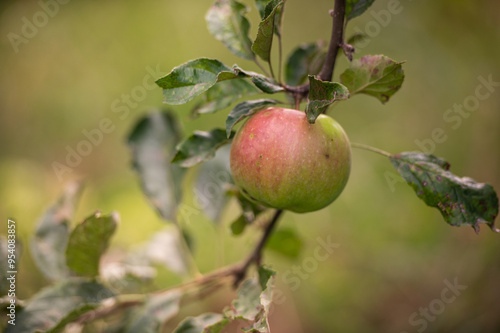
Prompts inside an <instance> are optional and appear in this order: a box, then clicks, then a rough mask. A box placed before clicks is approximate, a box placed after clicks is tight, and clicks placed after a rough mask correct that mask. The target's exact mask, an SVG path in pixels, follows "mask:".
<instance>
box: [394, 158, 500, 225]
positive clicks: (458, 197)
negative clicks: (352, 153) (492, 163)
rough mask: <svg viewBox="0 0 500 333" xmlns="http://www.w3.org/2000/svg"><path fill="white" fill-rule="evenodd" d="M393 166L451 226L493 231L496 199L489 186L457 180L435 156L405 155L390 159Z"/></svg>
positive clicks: (445, 164) (443, 162) (442, 161)
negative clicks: (486, 226) (484, 227)
mask: <svg viewBox="0 0 500 333" xmlns="http://www.w3.org/2000/svg"><path fill="white" fill-rule="evenodd" d="M390 160H391V163H392V165H393V166H394V167H395V168H396V170H397V171H398V172H399V174H400V175H401V176H402V177H403V178H404V179H405V180H406V182H407V183H408V184H409V185H410V186H411V187H412V188H413V190H414V191H415V192H416V194H417V196H418V197H419V198H420V199H422V200H423V201H424V202H425V203H426V204H427V205H428V206H431V207H436V208H437V209H439V211H440V212H441V215H443V218H444V219H445V221H446V222H447V223H448V224H450V225H452V226H463V225H469V226H472V227H473V228H474V230H475V231H476V232H479V224H481V223H484V224H487V225H488V226H489V227H490V228H491V229H492V230H493V231H497V232H498V231H499V230H497V229H496V228H495V227H494V223H495V218H496V216H497V215H498V196H497V194H496V192H495V190H494V188H493V187H492V186H491V185H489V184H482V183H477V182H476V181H475V180H473V179H471V178H468V177H464V178H459V177H457V176H455V175H454V174H452V173H451V172H450V171H449V166H450V165H449V164H448V162H446V161H444V160H443V159H440V158H437V157H435V156H434V155H430V154H423V153H418V152H405V153H401V154H396V155H392V156H390Z"/></svg>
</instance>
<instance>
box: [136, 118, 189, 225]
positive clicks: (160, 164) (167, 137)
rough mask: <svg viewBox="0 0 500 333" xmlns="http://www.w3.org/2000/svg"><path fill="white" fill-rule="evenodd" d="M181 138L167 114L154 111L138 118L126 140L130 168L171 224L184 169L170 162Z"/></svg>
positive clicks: (153, 203)
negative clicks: (130, 159) (130, 163)
mask: <svg viewBox="0 0 500 333" xmlns="http://www.w3.org/2000/svg"><path fill="white" fill-rule="evenodd" d="M181 137H182V134H181V131H180V124H179V121H178V120H177V118H176V117H175V116H174V115H173V113H170V112H161V111H156V112H153V113H151V114H149V115H146V116H144V117H143V118H141V119H140V120H139V121H138V122H137V124H136V125H135V127H134V129H133V130H132V132H131V133H130V135H129V137H128V146H129V148H130V150H131V152H132V161H133V165H134V168H135V169H136V171H137V173H138V174H139V178H140V180H141V185H142V188H143V191H144V193H145V194H146V196H147V197H148V198H149V201H150V202H151V203H152V205H153V206H154V207H155V208H156V209H157V210H158V212H159V214H160V216H161V217H162V218H163V219H166V220H170V221H175V220H176V217H177V207H178V205H179V203H180V201H181V198H182V193H181V183H182V179H183V176H184V173H185V169H184V168H182V167H181V166H179V165H175V164H171V163H170V161H171V160H172V157H173V155H174V153H175V147H176V145H177V144H178V143H179V141H180V139H181Z"/></svg>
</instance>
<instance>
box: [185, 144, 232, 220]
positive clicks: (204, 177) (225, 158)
mask: <svg viewBox="0 0 500 333" xmlns="http://www.w3.org/2000/svg"><path fill="white" fill-rule="evenodd" d="M230 148H231V146H230V145H226V146H223V147H221V148H219V149H218V150H217V152H216V153H215V157H214V158H213V159H212V160H210V161H207V162H205V163H203V164H202V166H201V168H200V170H199V172H198V175H197V178H196V182H195V186H194V191H195V195H196V197H197V199H198V200H197V201H198V202H199V204H200V205H201V208H202V209H203V211H204V212H205V214H206V215H207V216H208V217H209V218H210V219H211V220H212V221H214V222H218V221H219V219H220V217H221V214H222V211H223V209H224V207H225V206H226V204H227V202H228V201H229V196H228V195H227V193H226V188H227V186H228V184H232V183H233V179H232V177H231V170H230V168H229V151H230Z"/></svg>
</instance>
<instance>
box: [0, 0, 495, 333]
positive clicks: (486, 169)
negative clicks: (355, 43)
mask: <svg viewBox="0 0 500 333" xmlns="http://www.w3.org/2000/svg"><path fill="white" fill-rule="evenodd" d="M243 2H244V3H245V4H247V5H249V6H251V7H252V10H251V12H250V13H249V17H250V18H251V19H252V30H251V33H252V36H254V35H255V27H256V26H257V23H256V22H257V21H256V19H257V16H258V14H257V11H256V10H255V7H253V3H252V1H243ZM211 3H212V0H197V1H171V0H164V1H158V0H147V1H108V0H105V1H99V2H98V1H71V2H68V3H67V4H60V5H59V8H58V12H57V13H55V15H53V17H50V18H49V19H48V20H47V22H45V23H44V22H41V21H40V22H41V23H44V24H40V27H39V28H37V31H36V32H33V31H31V32H30V33H31V34H32V35H33V36H32V37H30V38H27V39H26V40H24V41H23V42H22V43H20V44H17V46H13V44H12V42H11V41H9V38H8V36H9V34H10V33H15V34H19V35H20V34H21V30H22V28H23V25H24V24H25V20H26V19H27V20H29V21H31V22H33V17H34V16H36V15H37V13H38V12H40V11H41V10H43V8H42V7H41V5H40V3H39V2H38V1H3V2H2V3H1V4H0V15H1V17H0V35H1V36H2V39H1V44H0V64H1V65H0V66H1V68H2V70H1V75H0V142H1V143H0V184H1V186H0V211H1V212H2V214H1V215H2V218H3V219H4V221H6V219H7V217H11V218H14V219H15V220H16V221H17V223H18V239H19V240H21V241H22V242H23V244H24V251H23V252H24V253H23V256H22V262H21V267H20V273H19V276H18V279H19V280H18V296H19V297H20V298H22V299H27V298H29V297H31V296H32V295H33V294H35V293H36V292H37V291H38V290H40V288H42V287H43V286H45V285H48V281H47V280H45V279H44V278H43V277H42V275H41V274H40V273H39V272H38V270H37V268H36V267H35V266H34V264H33V261H32V258H31V257H30V253H29V251H28V249H27V247H28V246H29V239H30V237H31V235H32V233H33V230H34V226H35V223H36V221H37V219H38V217H39V216H40V215H41V214H42V212H43V211H44V210H45V209H46V208H47V207H48V206H49V205H50V204H51V203H52V202H53V201H54V200H56V199H57V198H58V196H59V194H60V193H61V191H62V189H63V187H64V185H65V184H66V183H68V182H69V181H71V180H73V179H80V180H84V181H85V190H84V192H83V196H82V200H81V203H80V204H79V206H78V210H77V213H76V218H75V221H74V223H76V221H81V220H82V219H83V218H85V217H86V216H88V215H89V214H91V213H92V212H93V211H95V210H96V209H101V210H102V211H103V212H106V213H107V212H110V211H112V210H116V211H118V212H119V213H120V215H121V219H122V223H121V225H120V227H119V231H118V232H117V234H116V236H115V237H114V240H113V245H112V246H113V248H114V249H128V248H132V247H134V246H136V245H137V244H140V243H142V242H144V241H145V240H147V239H148V238H149V237H151V235H152V234H153V233H154V232H155V231H157V230H161V229H162V228H163V227H164V223H163V222H162V221H161V220H160V219H159V218H158V217H157V216H156V214H155V212H154V211H153V210H152V209H151V208H150V206H149V204H148V203H147V201H146V200H145V198H144V196H143V194H142V193H141V190H140V187H139V183H138V180H137V178H136V175H135V174H134V172H133V171H132V169H131V168H130V155H129V151H128V148H127V147H126V145H125V138H126V135H127V133H128V132H129V131H130V130H131V128H132V126H133V125H134V123H135V121H136V120H137V119H138V118H139V117H140V116H141V115H143V114H144V113H145V112H146V111H147V110H150V109H154V108H159V107H162V103H161V100H162V94H161V89H159V88H157V89H156V88H155V89H148V90H147V94H146V95H145V96H140V98H138V99H135V100H132V101H131V104H129V107H128V109H129V110H130V112H129V114H127V115H125V116H123V117H120V116H121V115H122V114H121V113H115V112H113V103H124V102H122V101H121V99H122V96H123V95H127V94H128V95H130V94H131V93H132V92H133V91H134V88H136V87H138V86H142V85H143V84H144V83H143V80H147V82H148V84H149V85H151V83H152V82H153V80H154V79H156V78H158V77H160V76H161V75H164V74H166V73H168V72H169V71H170V70H171V69H172V68H173V67H175V66H177V65H179V64H181V63H184V62H186V61H188V60H191V59H195V58H199V57H209V58H218V59H220V60H221V61H223V62H224V63H225V64H227V65H232V64H234V63H238V65H240V66H241V67H243V68H245V69H249V70H258V69H257V68H256V66H254V65H253V64H252V63H250V62H248V61H246V60H241V59H238V58H236V57H235V56H233V55H232V54H231V53H230V52H229V51H227V50H226V49H225V47H224V46H223V45H222V44H221V43H220V42H218V41H217V40H215V39H214V38H212V37H211V36H210V35H209V33H208V31H207V29H206V27H205V20H204V16H205V13H206V11H207V10H208V8H209V6H210V5H211ZM388 3H394V2H393V1H383V0H379V1H376V2H375V4H374V6H373V7H372V8H370V9H369V10H368V11H367V12H366V13H365V14H364V15H362V16H361V17H359V18H356V19H354V20H353V21H351V23H350V24H349V27H348V29H347V34H346V35H347V36H349V35H350V34H352V33H353V32H354V31H362V32H366V33H367V34H368V35H369V36H370V38H369V39H368V40H367V41H366V42H365V44H366V45H364V47H360V48H358V52H357V54H356V56H355V57H357V58H359V57H360V56H362V55H365V54H385V55H387V56H389V57H391V58H392V59H395V60H398V61H401V60H406V63H405V65H404V70H405V73H406V78H405V82H404V84H403V87H402V89H401V90H400V91H399V92H398V93H397V94H396V95H395V96H394V97H393V98H392V99H391V100H390V101H389V103H387V104H386V105H382V104H381V103H380V102H378V101H377V100H375V99H373V98H371V97H369V96H364V95H358V96H354V97H353V98H352V100H350V101H348V102H345V103H340V104H339V105H337V106H336V107H335V108H334V109H333V110H331V112H330V114H331V115H332V116H333V117H334V118H335V119H336V120H337V121H339V122H340V123H341V124H342V125H343V127H344V129H345V130H346V132H347V133H348V135H349V137H350V139H351V141H354V142H360V143H366V144H370V145H373V146H376V147H379V148H381V149H384V150H387V151H389V152H392V153H396V152H401V151H412V150H419V149H421V148H419V146H418V145H417V144H416V140H424V139H429V138H431V133H432V131H433V130H434V129H436V128H442V129H443V130H444V132H445V134H446V137H447V139H446V140H444V142H442V143H438V144H436V146H435V149H433V151H432V152H433V153H434V154H436V155H437V156H440V157H443V158H445V159H446V160H448V161H449V162H450V163H451V170H452V171H453V172H454V173H455V174H457V175H459V176H469V177H472V178H474V179H476V180H477V181H480V182H488V183H490V184H492V185H493V186H494V187H495V188H496V190H497V191H500V172H499V171H500V86H499V85H498V84H497V85H496V86H494V87H492V88H491V89H492V91H491V93H490V95H489V97H488V98H485V99H484V100H481V101H480V102H479V106H478V107H477V110H475V111H474V112H470V114H468V115H467V117H466V118H461V119H462V121H461V123H460V125H459V126H456V128H453V127H452V125H453V123H449V122H446V121H445V120H444V118H443V116H444V114H445V112H446V110H447V109H450V108H453V105H454V104H455V103H457V104H462V103H464V101H470V100H471V98H468V97H469V96H474V95H475V91H476V88H477V87H478V86H479V85H480V81H479V77H483V78H485V79H488V77H491V78H492V80H493V81H495V82H500V62H499V59H500V2H498V1H496V0H482V1H466V0H460V1H451V0H446V1H430V0H420V1H410V0H401V1H400V2H399V3H400V5H399V7H398V8H399V13H398V14H391V15H390V16H387V15H385V16H384V15H382V14H381V13H384V12H386V13H387V10H388V6H389V5H388ZM332 7H333V0H330V1H323V0H317V1H314V3H311V2H305V1H298V0H288V2H287V7H286V11H285V18H284V28H283V29H284V39H283V43H284V44H283V48H284V53H285V54H288V52H290V51H291V50H292V49H293V48H294V47H295V46H297V45H298V44H300V43H304V42H313V41H315V40H318V39H324V40H328V38H329V33H330V19H329V16H328V9H330V8H332ZM377 17H378V20H377ZM23 18H25V19H23ZM23 20H24V21H23ZM11 36H12V35H11ZM16 51H17V52H16ZM347 66H348V62H347V61H346V60H345V58H344V57H342V59H341V60H340V61H339V64H338V67H337V69H336V71H335V74H336V75H335V78H334V80H338V75H339V73H341V72H342V70H343V69H344V68H346V67H347ZM151 73H153V74H155V75H156V74H157V76H156V77H153V75H152V74H151ZM483 91H486V90H483ZM467 98H468V99H467ZM117 100H118V102H115V101H117ZM120 105H124V104H120ZM193 105H194V103H191V104H188V105H184V106H179V107H175V110H176V111H177V112H178V114H179V115H180V118H181V119H182V121H183V125H184V131H185V133H186V134H189V133H191V132H192V131H193V130H195V129H202V130H210V129H212V128H213V127H216V126H217V127H222V126H223V124H224V121H225V117H226V116H227V113H228V111H229V109H228V110H223V111H221V112H219V113H217V114H213V115H207V116H203V117H200V118H198V119H194V120H192V119H191V118H190V117H189V112H190V109H191V107H192V106H193ZM115 106H116V105H115ZM103 118H109V119H111V120H112V123H113V125H114V126H115V127H114V130H113V131H112V132H111V133H108V134H105V136H104V139H103V141H102V143H101V144H99V145H97V146H95V147H93V150H92V152H91V153H90V154H89V155H88V156H86V157H84V158H83V160H82V162H81V163H80V164H79V165H78V166H77V167H75V168H74V169H73V171H72V172H71V173H65V174H64V175H63V176H62V179H61V180H60V179H58V177H57V176H56V174H55V172H54V171H53V168H52V163H53V162H55V161H57V162H60V163H64V159H65V157H66V154H67V151H66V147H67V146H69V147H72V148H75V147H76V145H77V144H78V143H79V142H80V141H81V140H82V139H85V136H84V135H83V134H82V131H84V130H87V131H90V130H92V129H94V128H97V127H98V126H99V122H100V121H101V120H102V119H103ZM394 175H395V173H394V171H393V169H392V167H391V165H390V163H389V162H388V161H387V160H386V159H384V158H382V157H380V156H378V155H375V154H373V153H370V152H365V151H360V150H354V151H353V168H352V173H351V178H350V180H349V183H348V185H347V187H346V189H345V191H344V193H343V195H342V196H341V197H340V198H339V199H338V200H337V201H336V202H335V203H334V204H332V205H331V206H330V207H328V208H327V209H323V210H321V211H318V212H315V213H310V214H306V215H298V214H293V213H286V214H285V216H284V218H283V219H282V221H281V223H280V228H285V229H286V228H288V229H292V230H296V231H297V232H298V233H299V234H300V236H301V238H302V239H303V243H304V246H303V249H302V252H301V255H300V256H299V257H298V258H297V259H288V258H285V257H282V256H280V255H279V254H274V253H272V252H270V251H269V252H268V253H266V257H265V260H266V262H267V263H268V264H269V265H271V266H272V267H274V268H275V269H276V270H277V271H278V276H277V282H278V287H277V288H278V289H279V290H280V291H281V292H282V293H283V294H284V295H285V296H284V297H285V298H284V300H285V302H281V303H282V304H276V305H275V307H274V311H273V314H272V316H271V326H272V331H273V333H279V332H287V333H295V332H297V333H299V332H386V333H387V332H396V333H400V332H408V333H409V332H417V331H418V330H419V329H421V330H420V332H422V331H425V332H500V286H499V281H500V257H499V255H500V236H499V235H498V234H494V233H492V232H491V231H490V230H489V229H488V228H487V227H484V226H483V227H482V230H481V233H480V234H479V235H476V234H475V233H474V231H473V230H472V228H454V227H450V226H448V225H447V224H446V223H444V222H443V219H442V218H441V216H440V214H439V212H438V211H437V210H436V209H433V208H429V207H427V206H425V204H424V203H423V202H421V201H420V200H419V199H418V198H417V197H416V196H415V195H414V193H413V191H412V190H411V189H410V188H409V187H408V186H407V185H405V184H404V183H403V182H400V181H394V182H392V183H391V182H388V180H387V179H390V180H393V179H395V178H394V177H392V176H394ZM391 184H392V185H391ZM186 191H188V193H189V191H191V189H190V188H187V189H186ZM188 198H189V194H188ZM238 214H239V211H238V208H237V206H236V205H235V204H234V203H232V204H231V205H230V206H229V207H228V209H227V210H226V211H225V212H224V217H223V223H222V225H221V226H219V227H216V226H214V225H213V224H212V223H211V222H210V221H209V219H208V218H206V217H205V216H203V215H202V214H199V215H196V216H194V217H193V220H192V221H191V223H190V224H189V229H190V231H191V232H192V234H193V235H194V238H195V240H196V242H197V244H198V246H197V251H196V253H195V258H196V261H197V264H198V266H199V268H200V270H201V271H202V272H208V271H210V270H212V269H215V268H217V267H220V266H222V265H224V264H229V263H232V262H236V261H238V260H239V259H240V258H243V257H244V256H245V255H246V253H248V252H249V251H250V249H251V248H252V245H253V244H254V243H255V241H256V239H257V237H258V233H257V232H250V233H247V234H245V235H243V236H241V237H238V238H233V237H231V236H230V235H229V232H228V230H227V229H228V224H229V223H230V222H231V221H232V220H233V219H234V218H235V217H237V216H238ZM497 224H499V223H498V221H497ZM0 232H1V233H2V234H5V232H6V223H3V222H2V224H1V228H0ZM318 237H322V238H323V239H327V238H329V239H331V241H332V242H334V243H336V244H338V248H336V249H335V251H334V252H333V253H331V254H330V255H329V257H328V259H327V260H325V261H322V262H318V263H317V267H314V269H309V272H307V277H302V278H300V279H299V281H300V283H296V281H297V280H295V279H296V278H297V276H298V275H297V273H294V272H295V270H294V269H297V267H302V269H307V267H311V266H307V265H308V263H309V264H310V261H311V257H313V255H314V250H315V249H316V248H317V247H318V246H319V243H318V241H317V238H318ZM221 238H223V240H224V241H221ZM2 260H4V259H2ZM304 264H305V265H306V266H305V267H304ZM163 275H165V276H166V277H165V280H164V281H156V284H157V285H158V286H159V287H166V286H168V284H169V283H170V282H171V281H175V278H172V277H169V274H168V273H165V274H163ZM287 277H288V278H287ZM292 278H295V279H294V280H293V281H294V283H292V282H291V280H292ZM445 281H449V282H451V283H452V284H453V282H454V281H457V283H458V284H460V285H464V286H467V288H466V289H465V290H462V291H460V295H458V296H457V297H456V299H455V300H454V301H453V302H451V303H450V304H445V308H444V309H442V308H439V306H438V305H437V304H438V303H439V302H438V301H436V300H439V299H441V297H442V296H441V295H442V292H443V290H444V289H445V288H446V282H445ZM291 289H294V290H291ZM232 296H234V295H232V293H231V291H230V290H226V291H225V292H219V293H217V294H216V295H215V297H211V298H209V299H208V300H207V301H204V302H200V303H199V304H198V305H197V306H191V307H190V308H188V310H187V311H185V312H183V313H182V315H180V316H179V317H178V318H176V319H175V321H174V324H175V322H178V320H180V319H181V318H182V316H184V315H197V314H199V313H201V312H202V311H209V310H210V311H220V309H221V308H222V307H223V306H224V305H226V304H227V303H228V302H230V300H231V297H232ZM442 304H444V303H442ZM429 306H435V310H436V311H438V312H439V314H437V315H435V316H431V317H430V319H425V317H424V316H423V315H422V314H420V313H419V309H420V308H426V307H429ZM415 312H416V313H417V315H416V316H415V315H413V319H414V320H420V321H419V322H418V324H416V323H415V321H413V322H410V318H412V314H413V313H415ZM431 313H432V312H431ZM424 324H425V328H424ZM169 327H170V326H169ZM169 329H171V327H170V328H168V327H167V329H166V331H169ZM233 329H234V328H233ZM229 331H230V330H229Z"/></svg>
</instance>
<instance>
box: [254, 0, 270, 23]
mask: <svg viewBox="0 0 500 333" xmlns="http://www.w3.org/2000/svg"><path fill="white" fill-rule="evenodd" d="M269 1H271V0H255V7H257V10H258V11H259V15H260V19H261V20H263V19H264V18H265V17H266V6H267V4H268V3H269Z"/></svg>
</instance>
